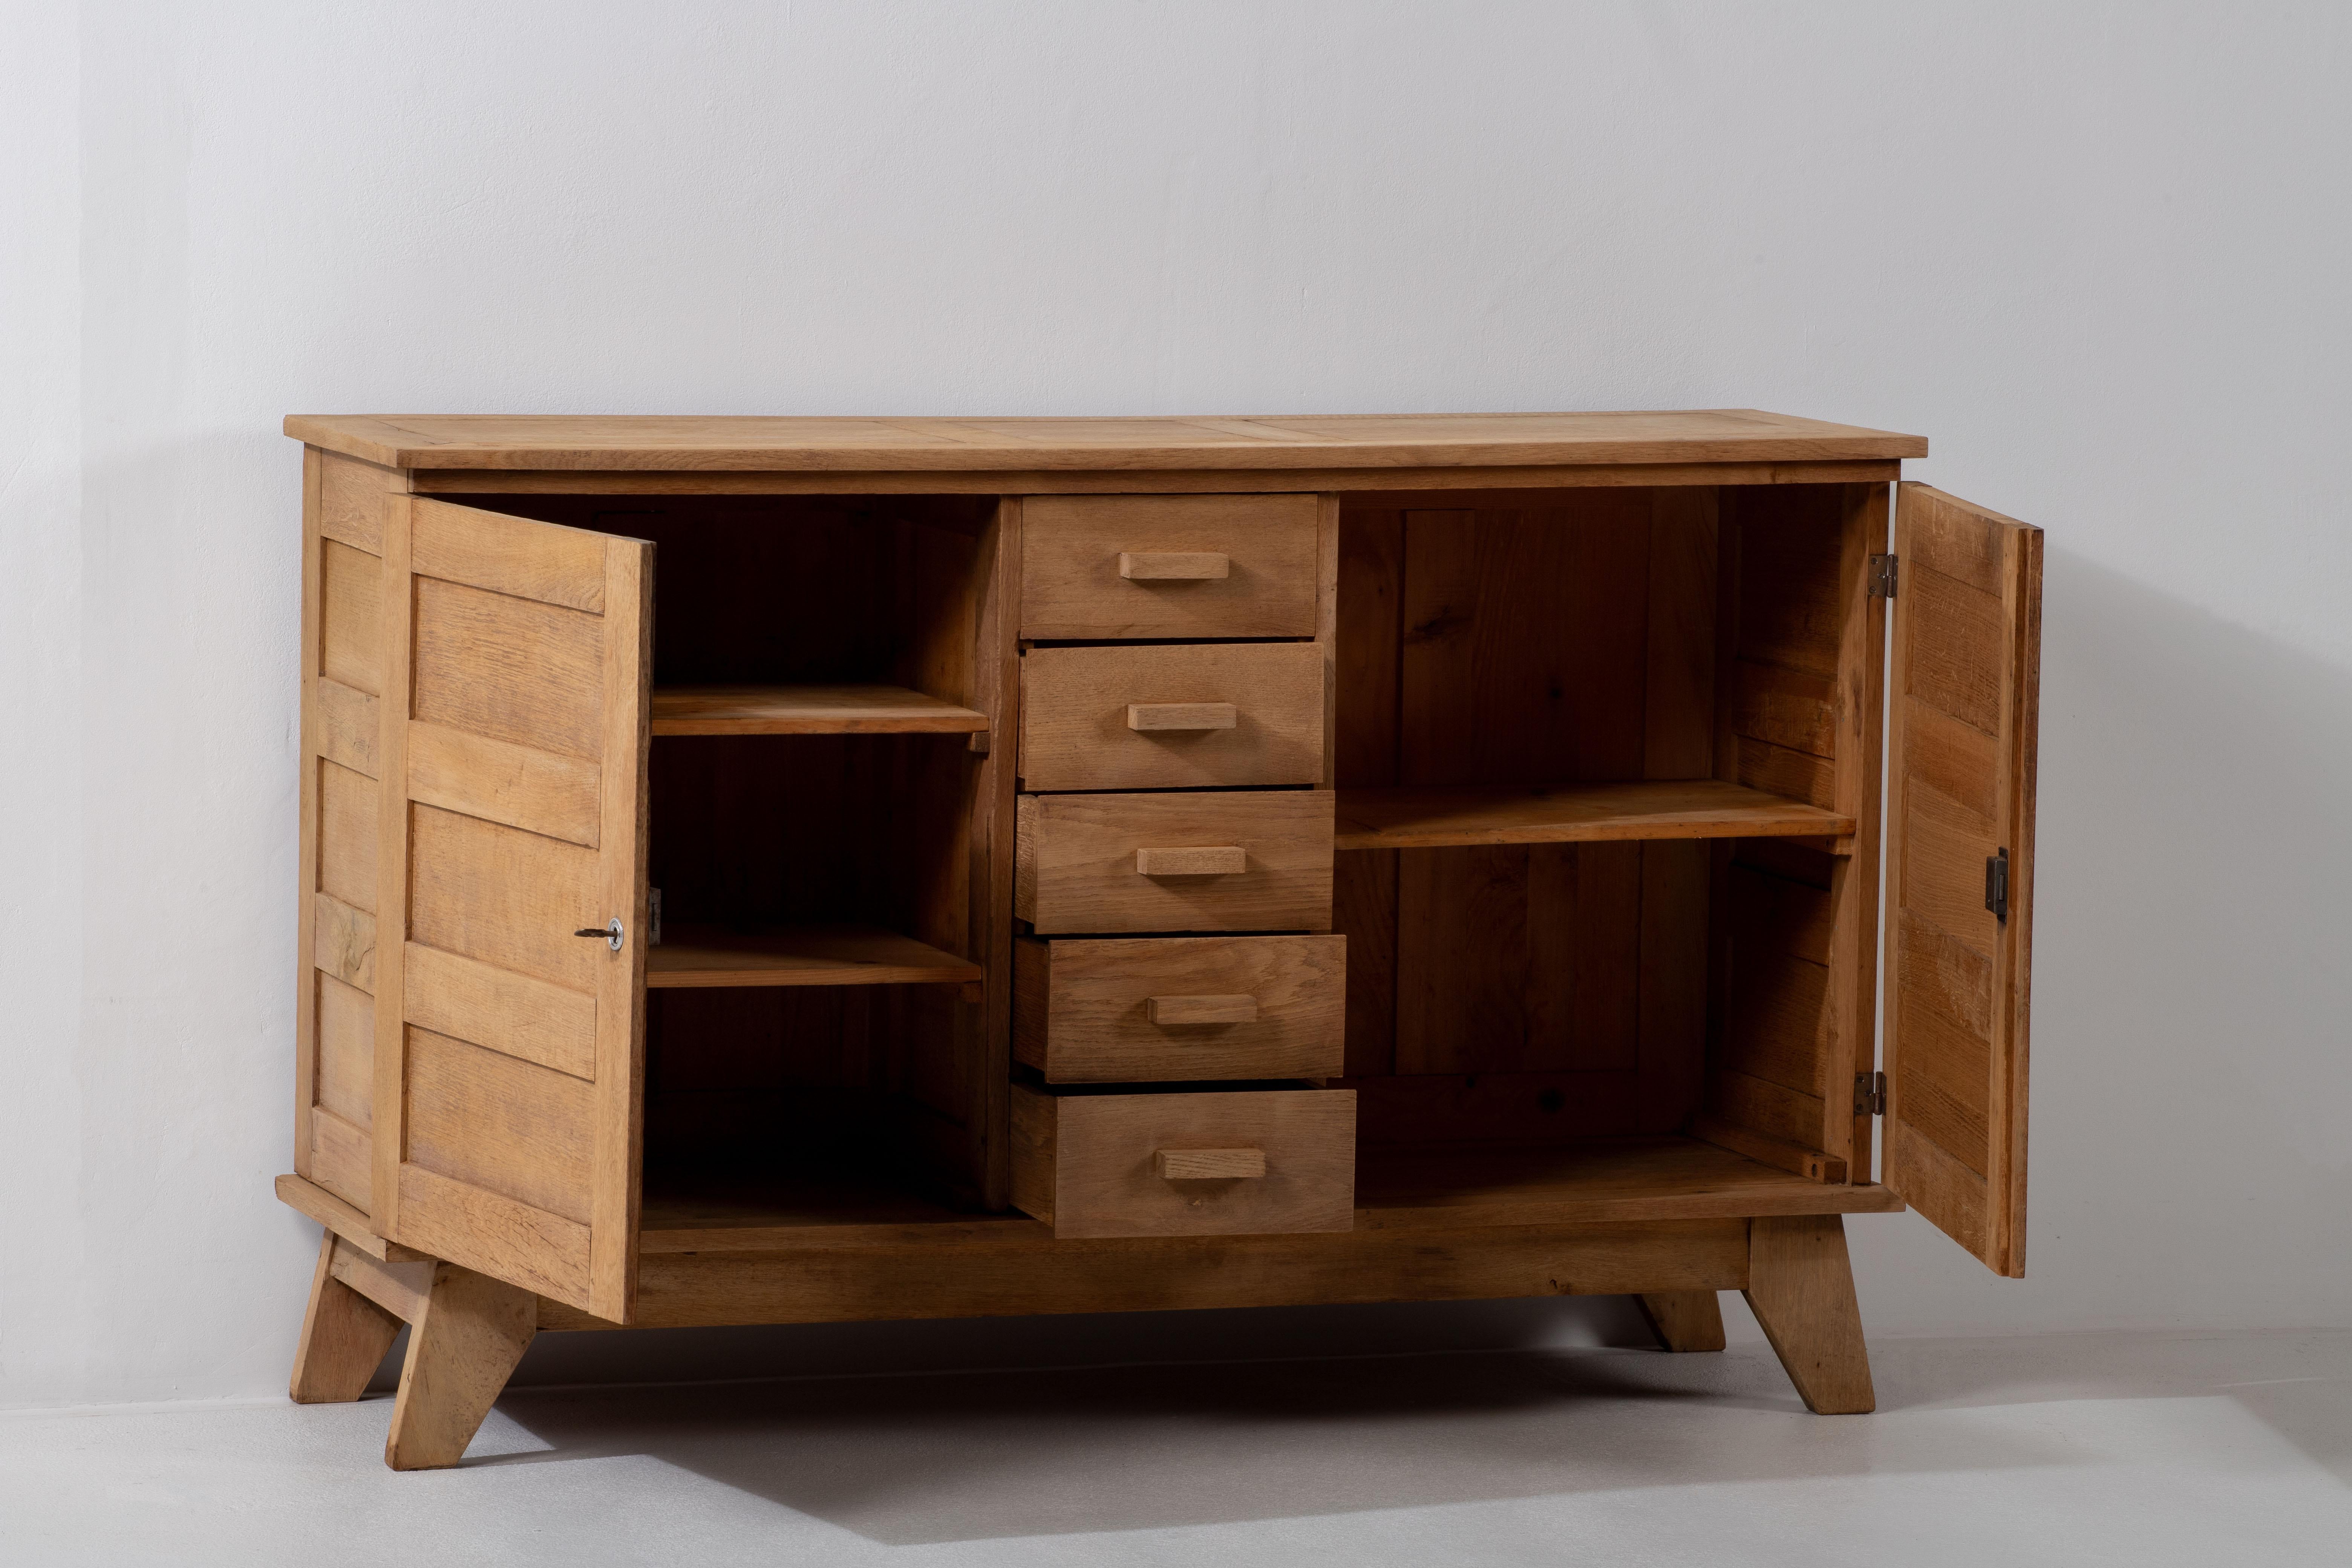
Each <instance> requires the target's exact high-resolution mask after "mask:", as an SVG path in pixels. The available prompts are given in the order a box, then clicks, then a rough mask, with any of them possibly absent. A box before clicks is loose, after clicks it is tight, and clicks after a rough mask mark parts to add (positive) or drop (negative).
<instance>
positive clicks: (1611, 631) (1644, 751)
mask: <svg viewBox="0 0 2352 1568" xmlns="http://www.w3.org/2000/svg"><path fill="white" fill-rule="evenodd" d="M1717 600H1718V584H1717V514H1716V492H1715V491H1714V490H1713V489H1611V490H1592V491H1585V492H1580V493H1573V494H1561V493H1557V492H1555V493H1551V494H1547V495H1546V496H1545V497H1543V498H1542V499H1541V502H1540V504H1538V505H1533V506H1517V505H1513V506H1502V507H1492V508H1486V507H1482V508H1478V509H1475V510H1461V509H1454V510H1385V509H1379V510H1376V509H1370V508H1349V510H1346V511H1345V512H1343V514H1342V518H1341V528H1340V550H1339V650H1338V655H1337V660H1336V666H1337V670H1338V677H1337V679H1338V687H1339V690H1338V700H1337V709H1338V716H1337V722H1338V727H1339V728H1338V734H1337V736H1336V737H1335V745H1334V752H1335V757H1336V771H1337V774H1338V777H1337V783H1338V784H1339V785H1340V786H1341V787H1343V788H1344V787H1347V786H1350V785H1384V784H1552V783H1566V782H1575V781H1586V780H1616V779H1643V778H1656V779H1671V778H1701V777H1706V776H1708V775H1709V774H1710V773H1711V771H1712V770H1713V767H1714V761H1715V721H1716V712H1715V685H1716V670H1717V648H1716V628H1717ZM1708 896H1709V889H1708V875H1707V851H1706V846H1705V845H1703V844H1698V843H1693V842H1683V843H1664V842H1660V843H1646V844H1643V843H1616V844H1585V845H1536V846H1524V845H1510V846H1499V847H1475V848H1454V849H1421V850H1403V851H1397V850H1368V851H1348V852H1343V853H1341V854H1340V855H1339V857H1338V858H1337V865H1336V868H1335V890H1334V901H1335V910H1334V921H1335V923H1336V926H1337V929H1339V931H1344V932H1346V933H1347V935H1348V937H1349V947H1348V1024H1347V1032H1348V1035H1347V1037H1348V1073H1349V1082H1350V1084H1351V1085H1352V1086H1353V1087H1355V1088H1357V1089H1359V1090H1360V1091H1361V1092H1362V1098H1361V1100H1360V1102H1359V1103H1360V1136H1361V1137H1362V1138H1363V1139H1364V1141H1365V1142H1373V1143H1380V1142H1411V1141H1421V1140H1433V1141H1455V1140H1462V1139H1482V1138H1491V1139H1507V1140H1511V1141H1527V1140H1538V1141H1540V1140H1548V1139H1556V1138H1572V1137H1585V1136H1593V1135H1607V1134H1614V1133H1633V1132H1649V1131H1671V1130H1673V1129H1674V1128H1675V1127H1676V1126H1678V1125H1680V1124H1681V1122H1682V1121H1684V1120H1685V1118H1686V1117H1687V1116H1688V1115H1689V1113H1690V1112H1691V1110H1694V1109H1696V1098H1697V1093H1698V1079H1699V1071H1700V1063H1701V1052H1702V1047H1703V1037H1704V1031H1705V1026H1706V1009H1705V981H1706V940H1707V939H1706V931H1707V903H1708ZM1381 1079H1392V1081H1391V1082H1385V1083H1384V1082H1381V1081H1380V1080H1381Z"/></svg>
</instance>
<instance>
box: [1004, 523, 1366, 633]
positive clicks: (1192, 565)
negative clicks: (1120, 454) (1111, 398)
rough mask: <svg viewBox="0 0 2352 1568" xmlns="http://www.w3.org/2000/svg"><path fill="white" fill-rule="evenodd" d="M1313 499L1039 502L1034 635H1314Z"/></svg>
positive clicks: (1028, 533) (1029, 597)
mask: <svg viewBox="0 0 2352 1568" xmlns="http://www.w3.org/2000/svg"><path fill="white" fill-rule="evenodd" d="M1318 505H1319V503H1318V500H1317V498H1316V497H1314V496H1311V495H1273V496H1031V497H1029V498H1028V499H1027V500H1024V501H1023V502H1022V503H1021V635H1022V636H1023V637H1046V638H1055V637H1067V638H1073V639H1082V640H1091V639H1096V638H1104V637H1313V636H1314V635H1315V583H1316V576H1317V574H1316V570H1315V553H1316V551H1315V526H1316V514H1317V511H1318Z"/></svg>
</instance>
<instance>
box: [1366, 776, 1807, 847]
mask: <svg viewBox="0 0 2352 1568" xmlns="http://www.w3.org/2000/svg"><path fill="white" fill-rule="evenodd" d="M1852 831H1853V818H1852V817H1847V816H1837V815H1836V814H1835V813H1832V812H1827V811H1822V810H1821V809H1820V808H1818V807H1815V806H1811V805H1800V804H1798V803H1796V802H1794V801H1790V800H1785V799H1782V798H1780V797H1778V796H1775V795H1766V794H1764V793H1761V792H1759V791H1757V790H1752V789H1747V788H1743V787H1742V786H1740V785H1738V784H1729V783H1726V782H1725V781H1723V780H1720V779H1689V780H1678V781H1671V782H1659V783H1654V784H1561V785H1557V786H1553V787H1549V788H1542V789H1529V788H1524V787H1517V786H1500V787H1496V786H1485V785H1446V786H1442V787H1435V788H1428V787H1423V788H1407V789H1345V788H1343V789H1341V790H1340V791H1339V847H1341V848H1343V849H1432V848H1444V847H1451V846H1456V845H1478V844H1486V845H1495V844H1570V843H1592V842H1608V841H1612V840H1625V839H1659V838H1752V837H1769V836H1776V835H1778V836H1786V837H1835V836H1837V835H1839V834H1842V833H1850V832H1852ZM1465 864H1466V862H1465Z"/></svg>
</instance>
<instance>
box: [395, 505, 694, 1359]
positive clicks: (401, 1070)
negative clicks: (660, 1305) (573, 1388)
mask: <svg viewBox="0 0 2352 1568" xmlns="http://www.w3.org/2000/svg"><path fill="white" fill-rule="evenodd" d="M383 584H384V593H383V616H384V620H383V625H384V637H383V647H384V672H383V710H382V734H381V741H380V746H379V750H380V752H381V757H382V767H383V771H382V775H381V783H380V787H381V791H382V794H381V810H380V815H379V832H380V835H381V841H380V845H379V849H378V861H379V876H380V878H381V887H380V891H379V903H378V906H377V907H378V911H379V921H380V931H381V932H382V933H383V934H382V936H381V937H380V939H379V942H378V959H377V974H376V981H377V984H376V995H375V1005H376V1027H375V1038H376V1055H375V1064H376V1066H375V1085H374V1128H375V1138H374V1168H373V1183H372V1195H373V1204H372V1205H371V1207H372V1214H371V1220H372V1222H373V1225H374V1226H375V1228H376V1229H377V1230H378V1231H379V1232H380V1233H382V1234H383V1235H384V1236H387V1237H392V1238H393V1239H394V1240H396V1241H399V1242H401V1243H402V1244H404V1245H405V1246H409V1247H416V1248H418V1249H419V1250H421V1251H425V1252H429V1253H432V1254H433V1255H435V1256H436V1257H438V1258H447V1259H448V1260H450V1261H451V1262H454V1263H459V1264H463V1265H465V1266H466V1267H467V1268H473V1269H478V1270H479V1271H480V1272H482V1273H485V1274H488V1275H492V1276H495V1277H496V1278H498V1279H504V1280H507V1281H508V1282H509V1283H511V1284H515V1285H520V1286H523V1287H526V1288H528V1289H532V1290H535V1291H538V1292H539V1293H540V1294H541V1295H544V1296H549V1297H552V1298H554V1299H556V1300H561V1301H564V1302H568V1303H570V1304H571V1305H572V1306H575V1307H578V1308H580V1309H582V1310H585V1311H588V1312H592V1313H593V1314H595V1315H596V1316H597V1317H600V1318H604V1319H607V1320H610V1321H614V1322H624V1321H627V1319H628V1315H629V1310H630V1302H631V1299H632V1296H633V1294H634V1290H635V1269H636V1230H637V1215H636V1205H637V1187H638V1174H639V1166H640V1163H641V1160H642V1142H643V1138H642V1122H643V1110H642V1104H643V1101H642V1093H641V1082H642V1079H643V1068H644V1051H645V1002H644V997H645V986H644V981H645V963H646V960H645V942H644V924H645V914H646V891H645V889H646V805H645V803H646V755H647V745H648V730H647V718H648V700H647V685H648V680H649V677H650V672H651V659H650V633H651V626H652V610H651V605H652V592H653V546H652V545H650V544H648V543H646V542H642V541H638V540H630V539H619V538H614V537H612V536H609V535H606V534H602V533H592V532H588V531H583V530H581V529H573V528H561V527H557V526H555V525H554V524H551V523H543V522H532V521H525V520H522V519H519V518H512V517H505V516H501V515H499V514H497V513H493V512H487V511H479V510H474V509H471V508H467V507H461V506H452V505H449V504H447V503H446V502H442V501H437V500H429V499H427V498H425V497H407V496H395V497H394V498H392V499H391V500H390V502H389V504H388V511H387V517H386V524H385V529H384V557H383Z"/></svg>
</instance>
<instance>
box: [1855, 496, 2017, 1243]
mask: <svg viewBox="0 0 2352 1568" xmlns="http://www.w3.org/2000/svg"><path fill="white" fill-rule="evenodd" d="M1895 556H1896V559H1897V560H1898V561H1899V563H1900V574H1899V576H1898V578H1897V581H1896V592H1895V605H1894V609H1895V658H1894V666H1893V671H1892V673H1893V679H1892V682H1891V685H1892V688H1893V690H1894V702H1893V714H1892V720H1893V723H1892V727H1891V739H1890V742H1889V751H1888V755H1889V763H1890V765H1889V768H1888V774H1889V784H1890V786H1891V787H1890V793H1889V795H1888V801H1887V813H1886V816H1887V823H1886V826H1887V867H1888V872H1887V900H1886V903H1887V913H1886V982H1887V1006H1886V1045H1885V1059H1886V1135H1885V1152H1884V1154H1885V1173H1886V1184H1887V1185H1888V1186H1889V1187H1891V1188H1893V1189H1894V1190H1895V1192H1896V1193H1898V1194H1901V1195H1902V1197H1903V1199H1904V1201H1905V1202H1906V1203H1907V1204H1909V1205H1911V1206H1912V1207H1913V1208H1915V1209H1917V1210H1918V1211H1919V1212H1920V1213H1921V1214H1923V1215H1927V1217H1928V1218H1929V1219H1931V1220H1933V1221H1934V1222H1935V1223H1936V1224H1937V1226H1939V1227H1941V1228H1942V1229H1943V1230H1944V1232H1945V1233H1946V1234H1948V1236H1950V1237H1952V1239H1953V1240H1955V1241H1957V1242H1958V1243H1959V1244H1960V1245H1961V1246H1962V1247H1967V1248H1968V1249H1969V1251H1970V1252H1973V1253H1975V1254H1976V1255H1977V1256H1978V1257H1979V1258H1982V1259H1984V1261H1985V1264H1986V1266H1987V1267H1988V1268H1991V1269H1992V1270H1993V1271H1994V1272H1995V1273H1999V1274H2006V1275H2010V1276H2011V1277H2017V1276H2021V1275H2022V1274H2023V1273H2024V1272H2025V1098H2026V1097H2025V1064H2026V1050H2025V1033H2026V1031H2025V1020H2026V1000H2027V989H2028V987H2027V982H2028V980H2029V978H2030V976H2031V969H2032V935H2033V756H2034V736H2035V730H2036V726H2037V723H2038V711H2037V709H2038V702H2039V686H2040V681H2041V668H2042V531H2041V530H2040V529H2038V528H2032V527H2029V526H2027V525H2026V524H2024V523H2021V522H2018V521H2014V520H2012V519H2010V518H2006V517H2002V516H2000V514H1999V513H1997V512H1990V511H1987V510H1984V509H1983V508H1981V507H1977V506H1971V505H1969V503H1968V502H1967V501H1964V500H1958V499H1956V498H1954V497H1952V496H1948V495H1946V494H1944V493H1943V492H1942V491H1941V490H1937V489H1930V488H1928V487H1927V486H1926V485H1921V484H1905V485H1902V486H1899V487H1898V494H1897V496H1896V498H1895Z"/></svg>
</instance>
